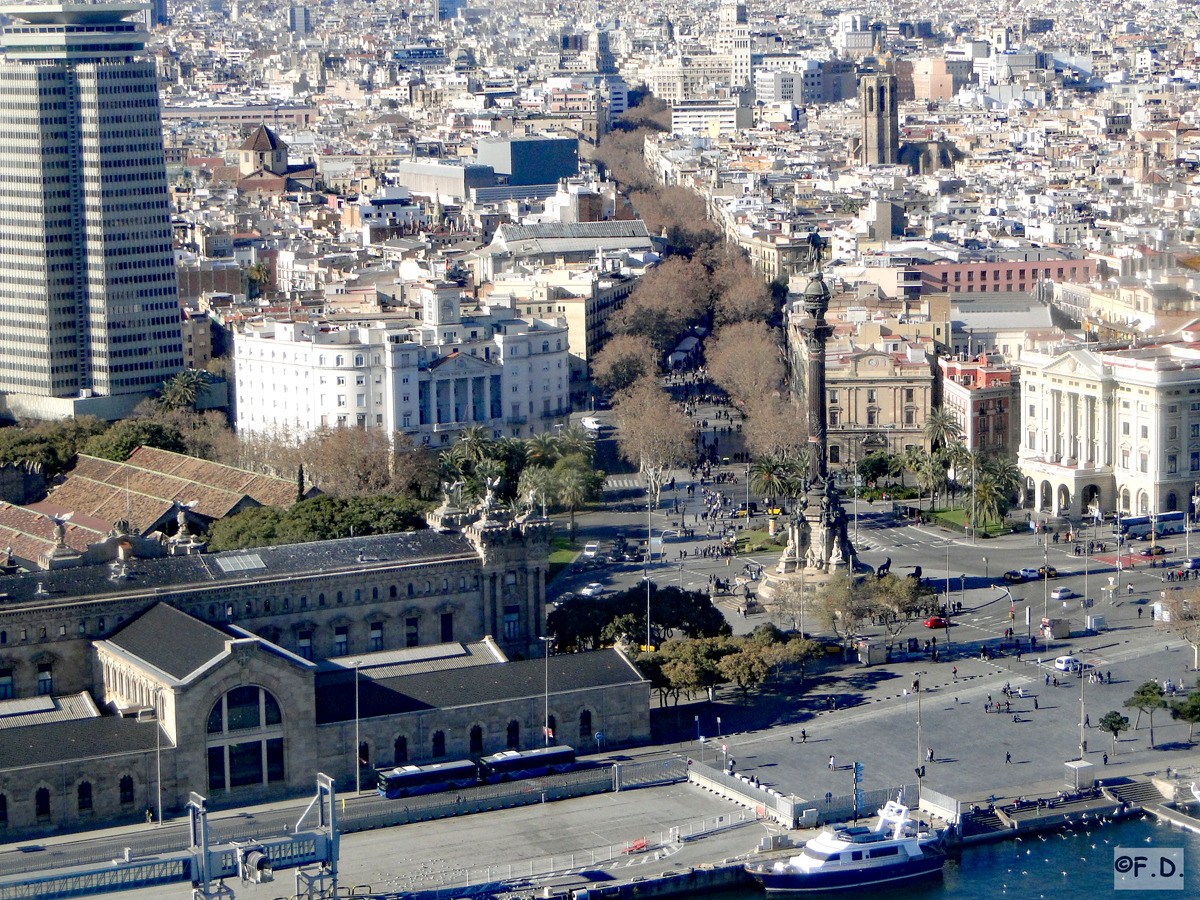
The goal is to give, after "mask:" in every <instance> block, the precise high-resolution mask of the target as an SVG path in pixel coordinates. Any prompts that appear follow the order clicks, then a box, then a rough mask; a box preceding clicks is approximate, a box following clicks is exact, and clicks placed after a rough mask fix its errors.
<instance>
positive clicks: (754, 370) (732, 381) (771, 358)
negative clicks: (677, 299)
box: [705, 322, 783, 403]
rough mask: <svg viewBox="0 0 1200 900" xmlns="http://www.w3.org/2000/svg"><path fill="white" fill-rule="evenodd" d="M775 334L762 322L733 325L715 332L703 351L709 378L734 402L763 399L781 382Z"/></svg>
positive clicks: (781, 364)
mask: <svg viewBox="0 0 1200 900" xmlns="http://www.w3.org/2000/svg"><path fill="white" fill-rule="evenodd" d="M780 352H781V348H780V344H779V336H778V333H777V332H776V331H774V330H772V329H771V328H769V327H767V325H766V323H765V322H736V323H734V324H732V325H726V326H725V327H724V328H722V329H721V330H720V331H718V332H717V334H716V337H715V339H714V340H713V341H712V342H711V344H710V346H709V347H708V349H707V352H706V354H705V355H706V357H707V359H708V372H709V377H711V378H712V380H713V381H714V382H716V383H717V384H718V385H719V386H720V387H721V388H723V389H724V390H725V392H726V393H728V394H729V396H730V397H732V398H733V399H734V400H735V401H738V402H740V403H745V402H747V401H749V400H752V399H758V398H761V397H767V396H770V395H772V394H774V393H775V392H777V391H778V390H779V388H780V385H781V384H782V383H783V360H782V359H781V357H780Z"/></svg>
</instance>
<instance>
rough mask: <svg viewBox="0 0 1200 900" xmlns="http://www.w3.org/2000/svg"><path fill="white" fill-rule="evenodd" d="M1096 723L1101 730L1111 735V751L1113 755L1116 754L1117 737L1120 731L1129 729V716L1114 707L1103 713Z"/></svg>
mask: <svg viewBox="0 0 1200 900" xmlns="http://www.w3.org/2000/svg"><path fill="white" fill-rule="evenodd" d="M1096 724H1097V727H1098V728H1099V729H1100V730H1101V731H1107V732H1108V733H1109V734H1111V735H1112V752H1113V756H1116V755H1117V737H1118V736H1119V735H1120V734H1121V732H1122V731H1128V730H1129V717H1128V716H1123V715H1121V714H1120V713H1119V712H1117V711H1116V710H1115V709H1114V710H1112V711H1110V712H1106V713H1105V714H1104V718H1102V719H1101V720H1100V721H1099V722H1098V723H1096Z"/></svg>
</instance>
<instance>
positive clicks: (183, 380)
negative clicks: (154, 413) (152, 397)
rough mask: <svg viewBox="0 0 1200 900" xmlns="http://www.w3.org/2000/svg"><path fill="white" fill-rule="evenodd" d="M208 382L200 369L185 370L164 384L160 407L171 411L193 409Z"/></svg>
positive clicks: (160, 393) (160, 394) (160, 396)
mask: <svg viewBox="0 0 1200 900" xmlns="http://www.w3.org/2000/svg"><path fill="white" fill-rule="evenodd" d="M207 382H208V379H207V378H206V377H205V375H204V373H203V372H201V371H199V370H198V369H184V370H183V371H182V372H180V373H179V374H177V375H174V376H172V377H171V378H169V379H167V380H166V381H165V382H164V383H163V386H162V390H161V391H160V392H159V395H158V405H159V406H161V407H162V408H163V409H171V410H177V409H191V408H193V407H195V405H196V399H197V398H198V397H199V396H200V391H201V390H203V388H204V385H205V384H207Z"/></svg>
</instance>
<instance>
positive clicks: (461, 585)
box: [458, 575, 467, 591]
mask: <svg viewBox="0 0 1200 900" xmlns="http://www.w3.org/2000/svg"><path fill="white" fill-rule="evenodd" d="M458 589H459V590H460V591H465V590H466V589H467V576H466V575H459V576H458Z"/></svg>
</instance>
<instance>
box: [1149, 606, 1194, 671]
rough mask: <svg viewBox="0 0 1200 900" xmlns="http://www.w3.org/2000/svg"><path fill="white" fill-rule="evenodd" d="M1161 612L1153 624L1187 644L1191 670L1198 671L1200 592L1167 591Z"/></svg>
mask: <svg viewBox="0 0 1200 900" xmlns="http://www.w3.org/2000/svg"><path fill="white" fill-rule="evenodd" d="M1162 610H1163V614H1162V615H1161V616H1159V617H1158V619H1156V620H1155V624H1156V625H1157V626H1158V627H1159V628H1161V629H1162V630H1163V631H1166V632H1169V633H1170V634H1173V635H1174V636H1175V637H1178V638H1181V639H1182V640H1184V641H1185V642H1187V645H1188V646H1189V647H1191V648H1192V668H1193V669H1200V615H1197V610H1200V592H1198V591H1195V590H1191V591H1188V592H1187V593H1186V594H1185V593H1184V592H1183V591H1167V592H1166V598H1165V599H1164V600H1163V601H1162Z"/></svg>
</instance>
